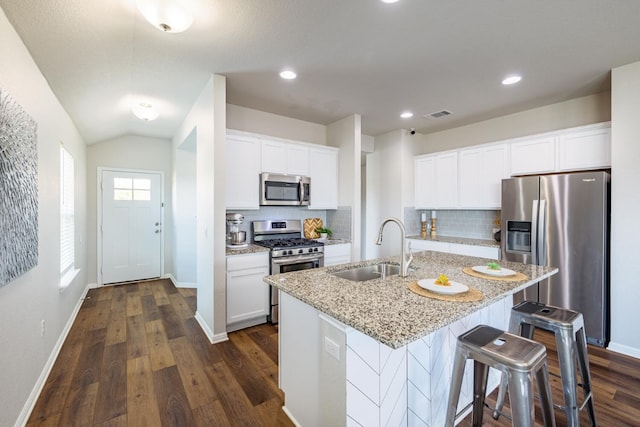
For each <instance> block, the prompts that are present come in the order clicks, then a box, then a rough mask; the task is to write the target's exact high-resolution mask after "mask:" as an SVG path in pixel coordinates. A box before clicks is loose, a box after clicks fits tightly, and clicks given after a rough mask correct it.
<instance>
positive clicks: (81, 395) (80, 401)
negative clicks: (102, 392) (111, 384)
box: [60, 382, 98, 427]
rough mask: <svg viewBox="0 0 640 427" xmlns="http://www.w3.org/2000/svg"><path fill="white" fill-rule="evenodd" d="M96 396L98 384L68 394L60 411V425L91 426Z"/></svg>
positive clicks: (73, 426)
mask: <svg viewBox="0 0 640 427" xmlns="http://www.w3.org/2000/svg"><path fill="white" fill-rule="evenodd" d="M97 395H98V383H97V382H95V383H91V384H87V385H86V386H84V387H80V388H75V389H73V390H72V391H71V393H69V397H70V399H67V402H66V404H65V406H64V408H63V410H62V414H61V416H60V425H61V426H69V427H75V426H77V427H85V426H90V425H93V414H94V410H95V407H96V399H97Z"/></svg>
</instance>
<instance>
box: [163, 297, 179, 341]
mask: <svg viewBox="0 0 640 427" xmlns="http://www.w3.org/2000/svg"><path fill="white" fill-rule="evenodd" d="M158 311H160V316H161V317H162V323H163V325H164V331H165V334H166V335H167V338H168V339H173V338H178V337H183V336H184V335H185V332H184V328H183V327H182V319H180V318H179V317H178V315H177V314H176V311H175V310H174V308H173V306H172V305H171V304H166V305H160V306H158Z"/></svg>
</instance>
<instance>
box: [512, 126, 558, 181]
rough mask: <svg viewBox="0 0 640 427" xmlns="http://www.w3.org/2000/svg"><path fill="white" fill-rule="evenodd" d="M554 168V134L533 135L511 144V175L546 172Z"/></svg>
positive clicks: (552, 170)
mask: <svg viewBox="0 0 640 427" xmlns="http://www.w3.org/2000/svg"><path fill="white" fill-rule="evenodd" d="M555 170H556V138H555V136H554V135H547V136H542V137H534V138H530V139H526V140H522V141H518V142H514V143H512V144H511V175H525V174H532V173H547V172H554V171H555Z"/></svg>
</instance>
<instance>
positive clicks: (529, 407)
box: [445, 325, 555, 427]
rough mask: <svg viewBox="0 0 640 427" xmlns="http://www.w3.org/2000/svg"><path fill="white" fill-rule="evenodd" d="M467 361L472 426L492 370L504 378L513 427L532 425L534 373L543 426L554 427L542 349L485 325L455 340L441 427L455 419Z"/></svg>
mask: <svg viewBox="0 0 640 427" xmlns="http://www.w3.org/2000/svg"><path fill="white" fill-rule="evenodd" d="M467 359H473V360H474V364H473V402H472V404H471V405H473V425H474V426H481V425H482V415H483V411H484V406H485V403H484V400H485V394H486V391H487V377H488V374H489V368H490V367H492V368H495V369H498V370H500V371H501V372H502V373H503V375H504V377H506V378H507V379H508V385H509V396H510V402H511V408H512V416H513V420H512V421H513V425H514V426H518V427H533V425H534V420H535V406H534V403H533V398H534V395H533V375H534V374H535V376H536V381H537V383H538V391H539V392H540V400H541V403H542V417H543V420H544V425H545V426H552V427H555V418H554V414H553V403H552V401H551V388H550V386H549V372H548V370H547V350H546V348H545V347H544V346H543V345H542V344H540V343H537V342H535V341H531V340H529V339H526V338H522V337H519V336H517V335H514V334H510V333H508V332H504V331H501V330H499V329H496V328H492V327H491V326H485V325H479V326H476V327H475V328H473V329H471V330H469V331H467V332H465V333H464V334H462V335H460V336H459V337H458V340H457V344H456V350H455V357H454V361H453V376H452V379H451V390H450V391H449V404H448V409H447V420H446V423H445V426H447V427H452V426H453V423H454V422H455V419H456V418H457V416H458V414H456V409H457V406H458V399H459V398H460V389H461V387H462V379H463V376H464V368H465V364H466V361H467ZM471 405H469V406H471ZM469 406H467V407H466V408H465V409H464V410H466V409H468V408H469ZM464 410H463V412H464Z"/></svg>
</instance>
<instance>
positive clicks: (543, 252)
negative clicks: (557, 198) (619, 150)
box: [536, 200, 547, 265]
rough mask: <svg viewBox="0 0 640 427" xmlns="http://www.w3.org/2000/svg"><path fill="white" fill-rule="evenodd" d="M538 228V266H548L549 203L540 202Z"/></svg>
mask: <svg viewBox="0 0 640 427" xmlns="http://www.w3.org/2000/svg"><path fill="white" fill-rule="evenodd" d="M538 212H539V213H538V228H537V229H536V233H537V234H538V237H537V245H536V248H537V252H538V262H537V264H538V265H547V245H546V236H545V230H546V229H547V201H546V200H540V203H539V210H538Z"/></svg>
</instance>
